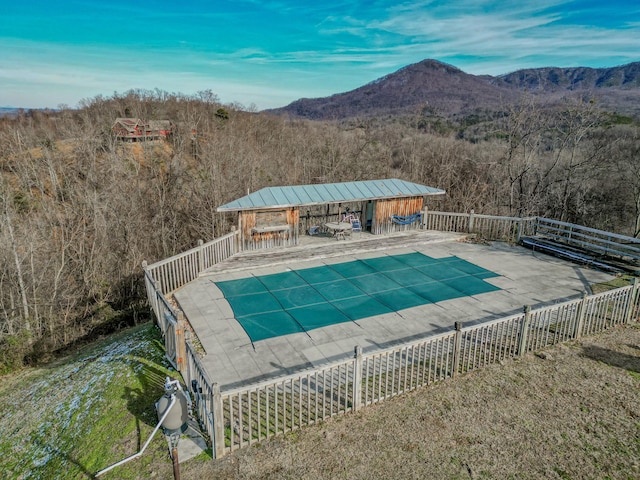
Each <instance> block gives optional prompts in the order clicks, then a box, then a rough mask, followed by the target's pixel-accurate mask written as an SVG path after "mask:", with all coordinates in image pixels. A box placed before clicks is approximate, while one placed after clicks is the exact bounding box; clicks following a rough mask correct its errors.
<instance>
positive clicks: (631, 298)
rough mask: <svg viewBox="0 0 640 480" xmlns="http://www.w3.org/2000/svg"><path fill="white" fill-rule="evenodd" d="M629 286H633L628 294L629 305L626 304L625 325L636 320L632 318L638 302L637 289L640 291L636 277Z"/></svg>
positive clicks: (639, 284) (639, 283)
mask: <svg viewBox="0 0 640 480" xmlns="http://www.w3.org/2000/svg"><path fill="white" fill-rule="evenodd" d="M631 285H633V288H632V289H631V293H630V294H629V303H628V304H627V318H626V319H625V320H626V321H625V323H631V322H635V321H637V320H638V319H637V318H633V315H634V313H635V312H634V311H635V308H636V302H637V301H638V289H640V281H638V278H637V277H636V278H634V279H633V281H632V282H631Z"/></svg>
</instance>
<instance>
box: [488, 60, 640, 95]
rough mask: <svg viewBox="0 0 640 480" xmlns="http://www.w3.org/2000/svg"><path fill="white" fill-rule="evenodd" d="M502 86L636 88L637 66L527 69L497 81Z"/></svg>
mask: <svg viewBox="0 0 640 480" xmlns="http://www.w3.org/2000/svg"><path fill="white" fill-rule="evenodd" d="M497 79H498V81H499V82H500V83H502V84H506V85H510V86H513V87H515V88H518V89H527V90H530V91H542V92H544V91H558V90H593V89H600V88H613V89H616V88H618V89H633V88H640V62H634V63H629V64H627V65H622V66H619V67H612V68H588V67H576V68H555V67H548V68H527V69H524V70H518V71H515V72H513V73H509V74H507V75H500V76H499V77H497Z"/></svg>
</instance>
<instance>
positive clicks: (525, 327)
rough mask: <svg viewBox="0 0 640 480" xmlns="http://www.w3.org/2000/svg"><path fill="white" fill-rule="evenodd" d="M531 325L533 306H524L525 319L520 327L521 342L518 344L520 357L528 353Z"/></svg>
mask: <svg viewBox="0 0 640 480" xmlns="http://www.w3.org/2000/svg"><path fill="white" fill-rule="evenodd" d="M530 323H531V305H525V306H524V317H523V318H522V325H521V326H520V341H519V342H518V355H519V356H522V355H524V354H525V353H527V336H528V333H529V324H530Z"/></svg>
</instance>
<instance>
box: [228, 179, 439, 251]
mask: <svg viewBox="0 0 640 480" xmlns="http://www.w3.org/2000/svg"><path fill="white" fill-rule="evenodd" d="M444 193H445V191H444V190H440V189H438V188H433V187H427V186H425V185H420V184H417V183H412V182H408V181H405V180H398V179H393V178H392V179H385V180H367V181H360V182H344V183H328V184H318V185H296V186H287V187H268V188H263V189H261V190H258V191H256V192H253V193H250V194H248V195H246V196H244V197H242V198H239V199H237V200H234V201H233V202H230V203H227V204H226V205H222V206H221V207H218V212H226V213H228V212H237V214H238V228H239V230H240V241H241V242H242V245H243V247H244V248H245V249H255V248H264V247H277V246H291V245H297V244H298V243H299V238H300V235H301V234H302V235H304V234H315V233H316V232H325V233H326V232H327V228H328V229H329V231H330V232H331V227H332V226H334V225H340V224H344V223H346V222H351V224H352V225H353V226H357V230H358V231H364V232H369V233H371V234H376V235H378V234H385V233H391V232H396V231H404V230H409V229H415V228H420V227H421V225H422V220H423V210H424V208H425V206H426V205H425V200H426V198H427V197H429V196H433V195H443V194H444ZM349 230H350V231H351V228H350V229H349ZM334 233H335V232H334ZM350 233H351V232H350ZM338 238H340V237H338Z"/></svg>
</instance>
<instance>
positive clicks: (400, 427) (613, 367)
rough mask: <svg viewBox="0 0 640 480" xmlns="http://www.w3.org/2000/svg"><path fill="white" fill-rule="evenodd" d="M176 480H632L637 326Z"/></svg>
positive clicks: (638, 460)
mask: <svg viewBox="0 0 640 480" xmlns="http://www.w3.org/2000/svg"><path fill="white" fill-rule="evenodd" d="M182 478H183V479H190V478H216V479H230V478H234V479H235V478H239V479H245V478H246V479H279V478H291V479H321V478H322V479H324V478H331V479H337V478H345V479H367V480H372V479H387V478H389V479H391V478H403V479H427V478H428V479H481V478H495V479H505V478H518V479H520V478H522V479H525V478H528V479H547V478H549V479H553V478H562V479H570V478H572V479H585V478H586V479H588V478H592V479H604V478H611V479H629V478H640V326H638V325H635V326H633V327H626V328H617V329H615V330H612V331H610V332H607V333H604V334H602V335H600V336H597V337H589V338H584V339H582V340H581V341H580V342H572V343H569V344H565V345H561V346H557V347H555V348H552V349H549V350H546V351H545V352H544V354H541V355H540V356H534V355H529V356H527V357H525V358H523V359H516V360H509V361H507V362H504V364H502V365H493V366H491V367H488V368H485V369H483V370H480V371H477V372H474V373H470V374H466V375H463V376H461V377H459V378H458V379H456V380H454V381H451V380H449V381H445V382H442V383H440V384H436V385H433V386H431V387H428V388H423V389H420V390H418V391H415V392H413V393H411V394H407V395H402V396H400V397H397V398H394V399H391V400H387V401H385V402H383V403H381V404H378V405H376V406H372V407H368V408H365V409H363V410H362V411H360V412H358V413H356V414H350V415H346V416H343V417H338V418H334V419H332V420H330V421H327V422H325V423H324V424H322V425H319V426H316V427H309V428H305V429H303V430H301V431H298V432H294V433H293V434H289V435H287V436H285V437H280V438H276V439H273V440H271V441H268V442H264V443H262V444H261V445H258V446H256V447H251V448H247V449H244V450H241V451H238V452H235V453H234V454H232V455H228V456H226V457H224V458H222V459H220V460H217V461H210V462H187V463H185V464H183V465H182Z"/></svg>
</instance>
